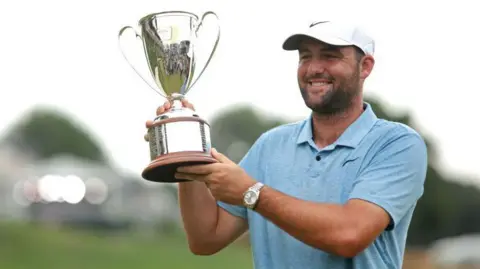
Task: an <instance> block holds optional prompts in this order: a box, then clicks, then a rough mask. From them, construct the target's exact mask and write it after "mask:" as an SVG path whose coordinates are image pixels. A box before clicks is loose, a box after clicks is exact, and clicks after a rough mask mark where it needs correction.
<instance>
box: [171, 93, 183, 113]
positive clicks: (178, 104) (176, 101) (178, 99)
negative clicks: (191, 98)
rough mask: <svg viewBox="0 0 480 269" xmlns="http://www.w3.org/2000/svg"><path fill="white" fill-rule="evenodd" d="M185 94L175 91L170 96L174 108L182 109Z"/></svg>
mask: <svg viewBox="0 0 480 269" xmlns="http://www.w3.org/2000/svg"><path fill="white" fill-rule="evenodd" d="M183 98H184V96H183V95H182V94H179V93H174V94H172V95H171V96H170V98H169V99H170V102H171V103H172V110H175V109H181V108H182V107H183V105H182V99H183Z"/></svg>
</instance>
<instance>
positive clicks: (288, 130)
mask: <svg viewBox="0 0 480 269" xmlns="http://www.w3.org/2000/svg"><path fill="white" fill-rule="evenodd" d="M306 123H307V119H303V120H299V121H295V122H290V123H284V124H281V125H278V126H275V127H273V128H271V129H269V130H267V131H266V132H264V133H263V134H262V135H261V138H262V139H264V140H265V141H267V140H268V141H283V140H285V139H296V137H297V136H298V134H299V132H300V131H301V129H302V127H303V126H304V125H305V124H306Z"/></svg>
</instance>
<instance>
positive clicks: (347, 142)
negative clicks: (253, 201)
mask: <svg viewBox="0 0 480 269" xmlns="http://www.w3.org/2000/svg"><path fill="white" fill-rule="evenodd" d="M364 108H365V110H364V111H363V113H362V114H361V115H360V117H358V118H357V119H356V120H355V121H354V122H353V123H352V124H351V125H350V126H349V127H348V128H347V129H346V130H345V131H344V132H343V134H342V135H341V136H340V137H339V138H338V139H337V141H335V142H334V145H333V146H335V145H340V146H346V147H352V148H355V147H356V146H358V144H359V143H360V141H362V139H363V138H364V137H365V135H366V134H367V133H368V132H369V131H370V129H371V128H372V127H373V125H374V124H375V122H376V121H377V119H378V118H377V116H376V115H375V113H374V112H373V110H372V107H371V105H370V104H369V103H364ZM312 130H313V128H312V115H310V116H309V117H308V118H307V119H306V120H305V124H303V127H302V129H301V130H300V132H299V134H298V137H297V144H301V143H306V142H313V132H312Z"/></svg>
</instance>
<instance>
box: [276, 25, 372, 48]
mask: <svg viewBox="0 0 480 269" xmlns="http://www.w3.org/2000/svg"><path fill="white" fill-rule="evenodd" d="M306 37H307V38H312V39H315V40H318V41H321V42H324V43H327V44H330V45H333V46H352V45H353V46H356V47H358V48H360V49H361V50H362V51H363V52H364V53H365V54H370V55H373V53H374V51H375V41H374V40H373V38H371V37H370V36H368V35H367V34H366V33H365V32H364V31H363V30H361V29H360V28H359V27H357V26H353V25H349V24H346V23H340V22H333V21H320V22H315V23H312V24H310V26H309V27H308V28H307V29H305V30H303V31H300V32H299V33H295V34H292V35H290V36H289V37H288V38H287V39H286V40H285V41H284V43H283V49H284V50H297V49H298V45H299V43H300V41H301V40H302V39H305V38H306Z"/></svg>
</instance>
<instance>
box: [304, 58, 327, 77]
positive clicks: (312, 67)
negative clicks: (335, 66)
mask: <svg viewBox="0 0 480 269" xmlns="http://www.w3.org/2000/svg"><path fill="white" fill-rule="evenodd" d="M324 71H325V63H324V62H323V61H321V60H317V59H314V60H311V61H310V62H309V63H308V67H307V74H321V73H323V72H324Z"/></svg>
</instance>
